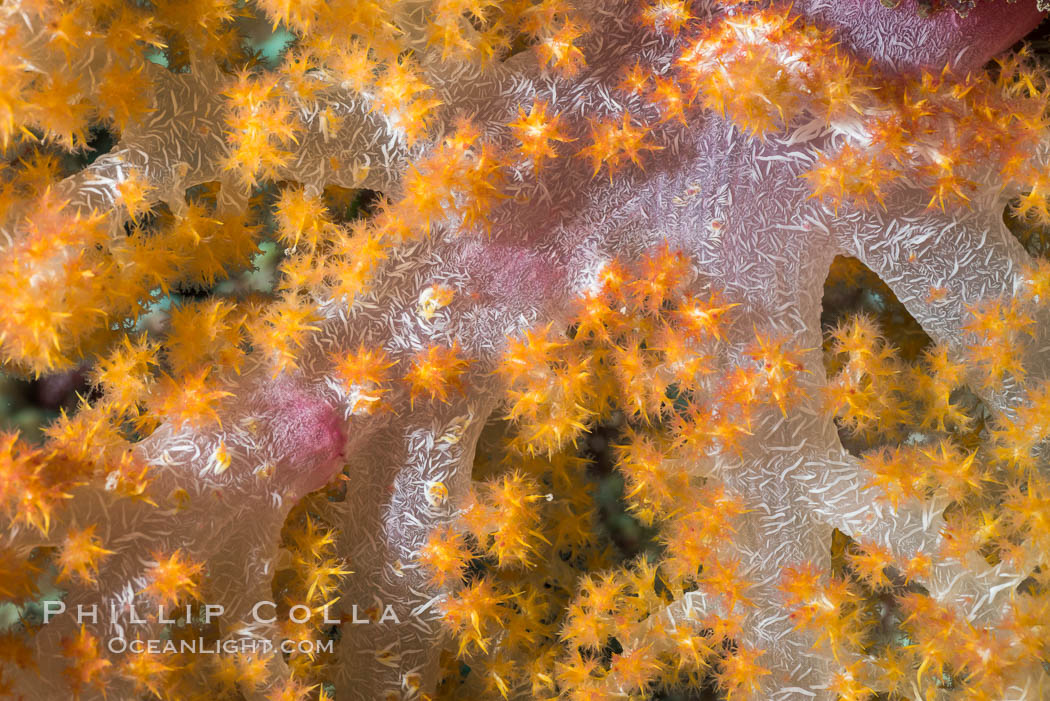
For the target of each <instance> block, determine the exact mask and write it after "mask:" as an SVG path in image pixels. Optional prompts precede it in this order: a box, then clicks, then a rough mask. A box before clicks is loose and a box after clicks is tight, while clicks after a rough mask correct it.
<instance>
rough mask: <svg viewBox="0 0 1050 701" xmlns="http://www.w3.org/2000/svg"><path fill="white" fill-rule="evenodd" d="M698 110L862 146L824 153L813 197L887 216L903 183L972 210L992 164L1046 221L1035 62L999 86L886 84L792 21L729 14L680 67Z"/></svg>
mask: <svg viewBox="0 0 1050 701" xmlns="http://www.w3.org/2000/svg"><path fill="white" fill-rule="evenodd" d="M678 69H679V74H680V83H681V84H682V85H683V86H685V88H686V89H685V92H686V94H687V95H688V96H689V100H690V102H692V101H693V100H696V101H698V102H699V103H700V104H702V105H703V106H704V107H706V108H708V109H712V110H716V111H718V112H720V113H722V114H725V115H726V116H727V117H728V118H729V119H730V120H732V121H733V122H734V123H735V124H737V125H738V126H739V127H740V128H742V129H744V130H746V131H749V132H751V133H753V134H755V135H757V136H759V137H760V138H762V137H763V135H764V134H768V133H770V132H774V131H781V130H784V129H787V128H790V127H793V126H801V125H802V124H803V121H804V120H805V119H812V120H819V121H820V122H821V123H822V124H824V125H825V126H826V127H827V128H831V129H836V130H841V131H842V132H844V133H847V134H856V133H858V131H859V133H860V134H862V137H861V138H857V139H850V140H847V141H845V142H844V143H843V144H842V146H841V147H839V148H837V149H834V150H831V151H829V152H827V153H824V154H821V155H820V157H819V160H818V161H817V163H816V164H815V165H814V166H813V167H811V168H810V169H809V170H808V171H807V172H806V173H804V174H803V177H804V178H805V179H806V180H807V181H808V183H809V186H810V189H811V191H812V192H813V196H814V197H819V198H821V199H822V200H824V201H826V202H829V203H830V204H832V205H833V206H834V207H835V208H838V207H839V206H840V205H841V204H842V203H843V202H851V203H854V204H856V205H858V206H861V207H875V206H878V207H884V204H885V203H884V196H885V195H886V193H887V191H888V190H889V189H890V188H891V187H892V186H893V185H894V184H896V183H898V182H903V181H904V180H905V179H913V180H915V181H916V182H918V183H921V185H922V186H923V187H924V188H925V189H926V190H927V192H929V194H930V200H929V203H928V206H929V207H930V208H937V209H940V210H942V211H943V210H946V209H948V208H950V207H953V206H968V204H969V202H970V200H971V199H972V198H973V197H974V196H975V195H976V193H977V192H978V190H979V189H980V188H981V187H983V186H982V185H980V183H979V182H978V181H979V176H978V172H979V171H980V170H981V168H982V167H985V166H987V164H990V163H991V164H994V165H995V166H996V167H997V168H998V169H999V172H1000V173H1001V175H1002V179H1003V187H1012V186H1016V187H1019V188H1021V189H1022V190H1024V191H1025V193H1026V194H1025V196H1024V197H1023V198H1021V200H1020V201H1019V202H1018V203H1017V205H1016V207H1015V209H1016V212H1017V213H1018V214H1019V215H1020V216H1022V217H1028V218H1031V219H1033V220H1039V219H1040V217H1042V216H1044V215H1043V214H1042V213H1043V212H1045V211H1046V202H1045V193H1044V190H1045V187H1044V183H1043V176H1042V174H1041V173H1040V172H1039V171H1038V169H1036V168H1033V167H1032V166H1031V163H1030V161H1029V155H1030V154H1031V153H1032V152H1033V150H1034V149H1035V148H1036V146H1037V144H1038V143H1039V140H1040V138H1041V136H1040V135H1041V134H1042V133H1043V132H1044V131H1045V128H1046V124H1047V122H1046V118H1045V114H1046V111H1047V104H1048V100H1050V90H1048V88H1047V82H1046V75H1045V71H1044V70H1043V69H1042V68H1039V67H1037V66H1035V65H1034V64H1033V62H1032V61H1031V60H1030V55H1029V54H1028V52H1027V51H1021V52H1018V53H1016V54H1014V55H1012V56H1011V57H1010V58H1007V59H1003V60H1002V61H1000V64H999V69H998V71H997V75H996V77H994V78H992V77H990V76H989V75H987V74H985V73H980V74H968V75H965V76H961V75H953V74H951V72H950V71H949V70H948V68H947V67H946V68H945V69H944V70H943V71H940V72H930V71H923V72H922V73H921V74H919V75H917V76H914V77H894V78H891V77H889V76H886V75H883V74H881V73H879V72H878V71H876V70H874V69H872V68H871V67H870V66H869V65H866V64H862V63H860V62H859V61H858V60H857V59H855V58H854V57H852V56H851V55H850V54H848V53H847V52H845V51H843V50H842V48H841V47H839V46H838V44H837V43H836V42H835V41H834V39H833V38H832V35H831V34H830V33H828V32H826V31H822V30H818V29H816V28H814V27H812V26H807V25H806V24H804V23H803V22H802V21H800V20H799V18H798V17H797V16H793V15H792V14H791V12H790V11H783V10H761V11H756V12H749V13H745V14H742V15H730V16H727V17H726V18H724V19H722V20H721V21H718V22H715V23H713V24H712V25H711V26H709V27H706V28H705V29H704V31H703V32H701V34H700V36H699V37H698V38H697V39H695V40H693V41H692V42H691V43H690V44H689V45H688V46H687V48H686V49H685V50H684V51H682V53H681V54H680V56H679V58H678Z"/></svg>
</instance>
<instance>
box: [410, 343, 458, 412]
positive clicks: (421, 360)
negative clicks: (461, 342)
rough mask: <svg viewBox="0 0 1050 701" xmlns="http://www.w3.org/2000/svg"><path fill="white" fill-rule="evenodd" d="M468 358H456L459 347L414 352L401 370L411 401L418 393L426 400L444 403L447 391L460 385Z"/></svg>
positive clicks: (435, 347) (443, 347) (413, 400)
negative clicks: (404, 370)
mask: <svg viewBox="0 0 1050 701" xmlns="http://www.w3.org/2000/svg"><path fill="white" fill-rule="evenodd" d="M469 364H470V361H469V360H467V359H465V358H462V357H460V355H459V346H458V345H457V344H456V343H453V344H452V346H451V347H445V346H430V347H429V348H427V349H426V350H422V351H420V352H419V353H417V354H416V356H415V357H414V358H413V359H412V361H411V363H410V364H409V367H408V370H407V372H406V373H405V378H404V379H405V382H406V383H407V384H408V387H409V396H410V397H411V402H412V403H413V404H414V403H415V401H416V399H417V398H418V397H420V396H425V397H426V398H427V400H429V401H434V400H437V401H441V402H448V398H449V395H450V393H452V392H455V391H457V390H459V389H461V388H462V380H461V379H460V376H461V375H463V373H464V372H466V370H467V367H468V365H469Z"/></svg>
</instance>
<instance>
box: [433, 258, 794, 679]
mask: <svg viewBox="0 0 1050 701" xmlns="http://www.w3.org/2000/svg"><path fill="white" fill-rule="evenodd" d="M695 277H696V276H695V273H694V272H693V269H692V262H691V260H690V258H689V257H688V256H686V255H684V254H682V253H679V252H677V251H674V250H671V249H670V248H669V247H667V246H663V247H660V248H657V249H654V250H651V251H649V252H648V254H647V255H645V256H643V257H642V258H641V259H640V260H638V261H637V262H636V263H634V264H632V265H629V266H628V265H624V264H621V263H620V262H618V261H616V260H613V261H610V262H609V263H608V264H607V265H606V266H605V268H604V269H603V270H601V271H600V272H599V273H598V274H597V279H598V284H597V285H596V286H595V289H594V290H593V291H591V292H590V293H589V294H587V295H585V296H584V297H583V298H582V299H581V300H580V301H579V303H578V306H577V312H576V315H575V316H574V318H573V319H571V320H570V324H571V325H570V327H569V329H568V331H567V332H566V331H560V330H559V329H557V328H556V327H555V326H553V325H547V326H544V327H540V328H536V329H532V330H529V331H526V332H525V333H524V334H523V336H522V337H521V338H512V339H509V341H508V345H507V350H506V351H505V354H504V356H503V359H502V362H501V365H500V370H499V374H500V375H501V377H502V378H503V380H504V381H505V383H506V384H507V386H508V391H507V395H506V407H507V419H508V420H509V422H510V426H509V428H510V430H509V432H508V434H507V435H506V436H505V437H504V440H503V443H504V448H503V451H502V452H500V453H498V454H497V455H496V456H493V457H490V458H488V459H489V460H491V461H492V462H491V463H481V464H479V465H476V466H475V470H476V472H477V471H479V470H482V471H483V472H482V473H481V474H489V475H490V476H489V477H487V479H485V480H484V481H482V482H475V486H474V487H473V488H472V490H471V492H470V494H469V496H468V498H467V500H466V501H465V502H464V503H462V504H461V505H460V509H461V514H462V515H461V517H460V518H459V519H458V521H457V522H456V524H455V525H453V526H446V527H444V528H439V529H436V530H435V531H433V532H432V533H431V535H430V539H429V541H428V542H427V544H426V545H425V546H424V547H423V548H422V549H421V550H420V556H419V558H420V563H421V564H422V565H423V566H424V567H425V568H426V569H427V571H428V572H429V573H430V576H431V580H432V581H433V582H434V583H435V584H436V583H441V585H442V586H448V585H449V584H450V583H454V582H457V581H459V580H463V581H464V584H463V587H462V588H460V589H458V590H457V589H456V588H455V587H453V588H452V592H453V593H452V594H450V595H449V596H448V598H447V599H446V601H445V602H444V604H443V605H442V606H443V609H442V610H443V613H444V621H445V623H446V627H447V629H448V630H449V631H450V632H451V633H452V635H453V636H454V643H453V645H452V652H453V654H454V657H455V659H458V660H461V661H463V662H465V663H466V664H467V665H468V666H469V667H470V669H471V672H470V675H469V676H468V678H467V680H466V681H459V682H457V681H456V680H457V679H459V675H458V673H455V674H454V673H452V669H454V668H450V670H449V672H450V673H449V676H448V677H447V678H446V682H445V683H446V685H447V688H445V689H444V690H443V691H442V692H441V693H442V694H443V695H442V698H460V696H456V695H455V693H456V692H455V691H454V690H455V689H457V688H459V689H460V692H459V693H462V694H466V695H468V696H469V694H470V693H471V692H470V690H473V693H483V694H485V696H484V697H485V698H498V697H503V698H511V697H513V696H514V694H516V693H520V692H521V690H523V689H526V690H530V691H529V692H528V693H531V694H532V696H533V697H534V698H543V699H553V698H560V697H564V698H579V699H613V698H621V697H623V695H625V694H627V695H630V694H635V695H637V694H645V693H648V692H650V691H651V690H653V689H654V688H660V687H662V686H666V687H671V686H674V685H675V684H677V683H679V682H684V681H686V680H692V682H693V683H699V682H700V679H701V678H702V677H703V676H704V675H705V674H707V673H710V674H711V675H713V676H714V678H716V679H717V680H718V682H719V684H720V686H721V688H722V689H723V691H724V692H725V693H726V694H728V695H729V696H730V697H732V698H746V697H747V695H748V694H750V693H752V692H753V691H754V690H755V689H756V688H758V685H759V684H760V680H761V679H762V678H763V677H764V676H765V675H766V674H768V670H766V669H765V667H763V665H762V663H761V661H760V659H759V658H760V655H761V651H759V650H755V649H750V648H747V647H746V646H738V647H736V648H735V649H734V650H733V652H731V653H729V652H726V646H727V645H728V642H729V641H730V640H731V639H732V638H733V637H734V636H735V635H737V634H738V633H739V631H740V626H741V624H742V621H743V618H744V616H745V613H744V612H746V611H747V609H748V607H750V606H751V605H752V602H751V598H750V596H749V590H750V588H751V586H752V583H751V582H749V581H748V580H747V578H746V577H744V576H743V575H742V574H741V569H740V563H739V562H738V561H736V560H734V559H731V558H725V557H720V556H719V555H717V545H718V543H719V542H721V541H723V540H724V539H727V538H731V537H733V533H734V519H735V517H736V516H737V515H739V514H740V513H742V512H743V511H744V510H745V507H744V506H743V505H742V503H741V502H740V501H739V500H737V499H735V498H733V497H731V496H730V495H728V494H727V493H726V492H725V490H724V489H721V488H715V487H713V486H709V485H706V484H705V481H704V479H703V477H702V475H701V474H699V473H698V471H697V469H696V467H695V466H697V465H704V464H706V461H707V460H709V459H710V457H711V456H714V455H716V454H718V453H720V452H725V451H727V450H728V451H730V452H732V450H733V448H734V446H736V445H737V443H738V441H739V440H740V438H741V437H742V436H743V435H745V434H746V431H747V425H748V422H749V420H750V417H751V416H752V414H753V412H754V411H756V410H757V409H758V407H759V406H762V407H764V408H765V409H767V410H768V409H769V408H770V407H781V406H782V408H783V409H784V410H788V409H790V408H791V407H792V406H794V403H795V402H797V401H798V400H799V399H800V398H801V395H799V394H797V393H796V391H795V390H794V389H789V387H793V386H794V385H795V384H797V376H798V374H799V373H800V372H801V371H802V370H801V365H800V352H801V351H799V350H796V349H793V348H791V347H789V346H788V345H787V344H785V343H782V342H777V341H775V340H771V339H774V338H775V336H774V335H773V334H770V335H769V338H765V337H763V338H762V342H760V343H756V344H755V345H754V346H753V347H751V348H749V349H748V350H747V352H746V353H745V354H743V355H742V356H741V357H740V359H739V361H738V362H739V364H738V365H737V366H736V367H735V368H734V369H733V371H731V372H726V370H727V369H726V368H724V367H721V366H720V363H721V362H723V361H721V360H718V358H719V357H720V353H719V348H720V346H721V344H723V343H724V342H723V340H722V339H723V337H724V334H725V331H726V329H727V328H728V326H729V325H730V324H732V323H733V322H732V309H733V307H734V306H736V305H734V304H732V303H728V302H727V301H725V299H724V298H723V297H722V296H721V295H719V294H717V293H714V292H708V293H706V294H699V293H696V292H691V291H688V290H690V289H693V288H695ZM760 336H761V334H760ZM716 372H717V373H719V374H721V373H725V374H726V375H727V379H726V380H725V382H724V383H722V384H708V383H707V380H706V379H705V378H707V377H708V375H714V374H715V373H716ZM611 417H620V418H619V419H611ZM608 420H620V421H624V422H625V424H624V426H623V427H622V429H621V434H620V440H619V441H618V442H617V443H616V444H615V445H614V446H612V450H611V455H612V460H613V463H614V465H615V469H616V471H617V473H618V474H619V475H621V476H622V478H623V481H624V495H623V499H624V501H625V503H626V506H627V509H628V511H629V512H630V513H631V514H632V516H633V517H634V518H635V519H637V520H638V522H640V523H641V524H644V525H645V526H648V527H650V528H653V529H654V530H655V531H656V533H657V535H656V536H654V537H655V539H656V540H658V542H659V543H660V544H661V551H660V554H659V555H652V556H648V557H647V556H639V557H637V558H633V559H630V560H628V561H624V560H623V559H622V556H621V555H619V554H618V553H617V552H616V551H615V550H613V549H612V548H610V547H609V546H608V544H606V542H605V540H604V538H603V537H601V532H600V527H599V526H598V523H597V521H596V515H597V512H598V504H597V502H596V500H595V496H594V494H593V490H594V486H593V480H594V479H595V477H596V476H594V475H589V474H588V473H587V470H586V467H587V461H585V460H582V459H581V458H579V457H577V456H575V455H574V454H573V446H575V445H576V444H578V443H579V442H580V440H581V438H583V437H585V432H586V431H588V430H590V429H591V428H592V427H593V426H594V425H595V424H596V423H598V422H600V421H608ZM479 459H482V458H481V456H480V454H479ZM478 476H479V477H480V475H478ZM550 562H554V563H555V565H554V566H553V567H551V566H540V563H550ZM559 563H560V564H559ZM698 588H699V589H702V590H703V591H704V592H705V593H706V594H707V595H708V596H710V597H712V598H716V599H718V600H719V601H720V602H722V604H723V605H724V606H725V607H726V609H727V610H728V611H731V613H730V614H727V615H726V616H722V617H711V618H705V619H703V620H699V619H697V620H693V621H685V620H683V621H682V622H681V624H680V626H679V627H677V628H674V629H670V628H665V627H662V626H661V624H659V623H654V622H653V621H651V620H649V616H650V615H652V614H655V613H656V612H658V611H659V610H661V608H662V607H664V606H666V605H667V603H668V602H669V601H671V600H673V599H676V598H680V597H681V595H682V594H683V593H684V592H685V591H690V590H695V589H698ZM613 639H615V640H616V641H618V643H619V645H620V646H621V650H618V651H617V650H614V651H613V653H612V654H611V655H605V654H604V651H605V650H607V649H608V646H609V645H610V643H611V641H612V640H613ZM450 659H451V658H450ZM449 664H452V663H451V661H450V662H449ZM460 683H462V684H463V686H461V687H458V686H457V685H458V684H460ZM463 697H464V698H466V696H463Z"/></svg>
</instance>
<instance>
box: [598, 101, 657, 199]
mask: <svg viewBox="0 0 1050 701" xmlns="http://www.w3.org/2000/svg"><path fill="white" fill-rule="evenodd" d="M649 131H650V128H649V127H647V126H645V125H638V124H634V123H632V119H631V114H630V113H629V112H626V111H625V112H624V113H623V117H622V118H621V119H619V120H614V119H592V120H591V139H590V140H591V143H590V144H588V145H587V146H586V147H584V148H583V149H581V150H580V152H579V154H578V155H579V156H581V157H584V158H587V159H589V160H590V162H591V166H592V167H593V169H594V175H595V176H597V175H598V173H599V172H601V170H602V168H603V167H604V168H605V169H606V172H607V174H608V176H609V182H612V179H613V176H614V175H616V173H618V172H619V171H620V170H621V169H622V168H623V166H624V165H625V164H626V163H627V161H630V162H631V163H634V164H635V165H636V166H638V167H639V168H640V167H641V166H642V162H641V158H640V157H641V154H642V152H643V151H655V150H658V149H661V148H663V147H662V146H656V145H654V144H652V143H650V142H647V141H646V138H645V137H646V135H647V134H648V133H649Z"/></svg>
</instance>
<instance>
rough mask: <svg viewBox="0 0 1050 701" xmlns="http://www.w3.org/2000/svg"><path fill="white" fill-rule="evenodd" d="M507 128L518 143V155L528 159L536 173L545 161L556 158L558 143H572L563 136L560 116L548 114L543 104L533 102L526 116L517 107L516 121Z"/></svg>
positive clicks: (523, 109)
mask: <svg viewBox="0 0 1050 701" xmlns="http://www.w3.org/2000/svg"><path fill="white" fill-rule="evenodd" d="M507 126H508V127H510V129H511V132H512V133H513V134H514V137H515V138H516V139H517V140H518V141H519V142H520V146H519V147H518V152H519V154H520V155H521V156H522V157H523V158H526V159H528V160H529V161H530V162H531V163H532V167H533V169H534V170H536V171H539V170H540V168H541V167H542V166H543V164H544V162H545V161H546V160H547V159H549V158H556V157H557V149H556V145H557V143H558V142H566V141H572V139H570V138H568V137H567V136H565V135H564V134H563V129H564V126H563V124H562V119H561V117H560V115H559V114H558V113H554V114H548V113H547V103H545V102H537V101H534V102H533V103H532V107H530V108H529V113H528V114H527V115H526V114H525V108H524V107H519V108H518V119H517V120H516V121H514V122H511V123H510V124H508V125H507ZM552 142H554V143H552Z"/></svg>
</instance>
